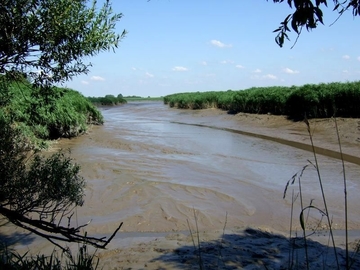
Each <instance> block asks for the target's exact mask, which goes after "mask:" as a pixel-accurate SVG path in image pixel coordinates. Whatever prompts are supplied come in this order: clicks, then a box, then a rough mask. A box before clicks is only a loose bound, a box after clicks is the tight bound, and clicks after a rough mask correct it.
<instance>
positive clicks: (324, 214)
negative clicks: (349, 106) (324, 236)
mask: <svg viewBox="0 0 360 270" xmlns="http://www.w3.org/2000/svg"><path fill="white" fill-rule="evenodd" d="M304 122H305V124H306V127H307V131H308V134H309V138H310V143H311V146H312V152H313V157H314V162H311V161H309V164H308V165H306V166H304V167H303V169H302V170H301V171H300V172H298V173H296V174H295V175H294V176H293V177H292V178H291V179H290V180H289V181H288V182H287V184H286V186H285V190H284V198H285V196H286V192H287V189H288V186H289V185H290V184H294V183H295V182H296V181H298V187H299V193H298V195H299V197H300V208H301V209H300V216H299V219H300V225H301V228H302V231H303V239H304V243H305V247H304V248H305V252H306V265H307V268H308V269H309V260H308V251H307V245H306V239H307V237H308V235H307V233H306V230H307V219H305V211H308V215H309V214H310V210H316V211H317V212H319V213H320V214H321V216H322V217H325V219H326V225H327V228H328V230H329V240H330V242H331V243H330V245H331V246H332V248H333V252H334V258H335V263H336V267H337V269H340V268H341V264H340V261H339V256H338V253H337V248H336V243H335V240H334V234H333V222H332V219H331V214H330V209H329V208H328V204H327V197H326V194H325V191H324V180H323V179H322V176H321V171H320V166H319V162H318V158H317V153H316V150H315V146H314V142H313V137H312V133H311V127H310V124H309V122H308V121H307V119H306V118H305V121H304ZM334 125H335V131H336V136H337V139H338V145H339V152H340V155H341V165H342V178H343V179H342V181H343V187H344V222H345V265H346V266H345V267H346V269H351V267H352V264H353V262H354V258H350V255H349V239H348V196H347V179H346V169H345V163H344V159H343V157H342V148H341V141H340V134H339V128H338V125H337V120H336V118H334ZM309 165H310V166H312V167H314V168H315V170H316V173H317V181H318V183H319V187H320V193H321V197H322V204H323V205H322V207H320V206H314V205H313V201H312V200H311V201H310V203H309V205H307V206H305V205H304V203H303V193H302V184H301V178H302V175H303V173H304V171H305V170H306V169H307V168H308V166H309ZM296 198H297V197H296ZM296 198H295V199H294V193H293V194H292V203H291V221H290V238H291V235H292V223H293V221H292V220H293V211H294V210H293V206H294V203H295V200H296ZM322 209H323V210H322ZM321 222H322V218H321V219H320V220H319V224H318V226H317V227H316V228H315V229H314V231H316V230H317V229H318V227H319V225H320V223H321ZM358 252H359V243H358V244H357V248H356V250H355V251H354V254H355V255H354V256H356V255H357V254H358ZM323 256H325V255H323ZM290 258H291V256H290V253H289V268H290V269H291V268H292V265H293V264H292V262H291V261H290ZM324 267H325V266H324Z"/></svg>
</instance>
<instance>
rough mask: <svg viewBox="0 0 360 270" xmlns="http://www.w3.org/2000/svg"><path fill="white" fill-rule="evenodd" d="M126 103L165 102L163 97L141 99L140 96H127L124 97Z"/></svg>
mask: <svg viewBox="0 0 360 270" xmlns="http://www.w3.org/2000/svg"><path fill="white" fill-rule="evenodd" d="M124 98H125V99H126V101H129V102H130V101H163V100H164V98H163V97H150V96H148V97H139V96H127V97H124Z"/></svg>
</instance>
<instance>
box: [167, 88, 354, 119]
mask: <svg viewBox="0 0 360 270" xmlns="http://www.w3.org/2000/svg"><path fill="white" fill-rule="evenodd" d="M164 103H165V104H169V106H170V107H177V108H179V109H205V108H212V107H215V108H218V109H222V110H227V111H229V112H230V113H239V112H245V113H259V114H267V113H270V114H274V115H287V116H288V118H290V119H294V120H303V119H304V115H305V114H306V115H307V117H308V118H319V117H322V118H323V117H332V116H333V115H334V113H335V112H336V115H337V116H338V117H360V106H358V104H360V81H357V82H347V83H328V84H325V83H322V84H306V85H303V86H291V87H284V86H273V87H253V88H250V89H246V90H239V91H231V90H228V91H213V92H202V93H200V92H196V93H178V94H173V95H168V96H165V97H164Z"/></svg>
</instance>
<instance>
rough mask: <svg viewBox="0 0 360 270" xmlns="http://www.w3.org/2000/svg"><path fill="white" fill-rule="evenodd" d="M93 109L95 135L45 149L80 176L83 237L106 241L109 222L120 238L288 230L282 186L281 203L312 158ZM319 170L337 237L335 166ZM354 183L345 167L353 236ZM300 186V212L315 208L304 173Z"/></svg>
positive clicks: (196, 126) (311, 179)
mask: <svg viewBox="0 0 360 270" xmlns="http://www.w3.org/2000/svg"><path fill="white" fill-rule="evenodd" d="M101 110H102V113H103V115H104V118H105V121H106V122H105V124H104V125H103V126H101V127H93V128H92V129H91V130H90V131H89V133H88V134H87V135H85V136H82V137H79V138H76V139H72V140H63V141H60V142H59V143H58V144H57V145H55V147H56V148H71V155H72V157H73V158H74V160H75V161H76V162H77V163H79V164H80V165H81V167H82V175H83V176H84V177H85V179H86V180H87V188H86V198H85V205H84V206H83V207H81V208H79V209H78V210H77V211H76V222H77V223H78V224H81V223H86V222H88V221H90V220H91V223H90V225H89V226H88V228H87V231H88V232H89V233H91V234H95V235H108V234H109V233H110V232H112V231H113V230H114V229H115V228H116V226H117V224H119V222H124V225H123V227H122V230H121V231H122V232H124V233H125V234H126V233H134V232H135V233H140V232H144V233H145V232H146V233H149V232H150V233H151V232H157V233H162V232H174V231H175V232H176V231H187V230H188V222H189V224H190V226H191V227H192V228H195V225H196V224H195V223H197V224H198V229H199V230H202V231H205V230H213V229H215V230H222V229H223V228H224V227H226V228H243V227H247V226H251V227H260V228H267V229H274V230H279V231H288V230H289V224H290V211H291V200H292V199H291V193H292V190H294V194H295V195H296V194H297V193H298V186H297V183H298V181H296V182H295V184H294V185H292V186H290V187H289V189H288V191H287V197H286V198H285V199H283V194H284V188H285V185H286V182H287V181H288V180H289V179H291V177H292V176H293V175H294V174H295V173H297V172H299V171H301V169H302V168H303V167H304V166H305V165H307V164H309V163H308V160H311V161H312V160H313V155H312V153H310V152H308V151H304V150H301V149H298V148H295V147H291V146H288V145H284V144H280V143H276V142H274V141H270V140H264V139H261V138H256V137H252V136H245V135H242V134H239V133H236V132H231V130H221V129H218V127H219V126H222V127H223V126H224V125H225V126H226V123H224V122H222V123H219V122H216V121H214V122H213V123H211V125H210V127H209V124H207V126H206V127H204V126H200V125H201V124H202V123H201V118H194V117H193V116H192V112H191V111H183V110H176V109H171V108H169V107H168V106H166V105H163V104H162V103H161V102H138V103H136V102H132V103H128V104H126V105H124V106H119V107H111V108H102V109H101ZM224 121H225V120H224ZM226 121H231V120H226ZM220 124H221V125H220ZM232 124H233V123H232ZM211 126H212V127H214V128H211ZM229 126H231V125H229ZM239 128H241V127H239ZM319 164H320V170H321V176H322V178H323V181H324V189H325V192H326V197H327V200H328V207H329V209H330V213H331V217H332V219H333V223H334V226H335V228H338V229H342V228H344V221H343V220H344V218H343V209H344V207H343V205H344V199H343V197H344V195H343V180H342V167H341V163H340V162H339V160H336V159H333V158H329V157H325V156H320V155H319ZM359 175H360V166H358V165H356V164H351V163H346V176H347V179H348V183H347V184H348V190H349V193H348V196H349V219H350V222H349V226H350V228H351V229H359V228H360V200H359V199H358V194H359V191H360V184H359ZM301 183H302V192H303V194H304V195H303V197H304V203H305V204H306V205H307V204H309V203H310V202H311V201H312V204H313V205H316V206H318V207H319V208H321V209H323V204H322V199H321V194H320V190H319V183H318V181H317V173H316V170H315V169H314V168H313V167H312V166H309V167H308V168H307V169H306V170H305V172H304V173H303V176H302V178H301ZM299 213H300V208H299V198H298V199H297V200H296V202H295V206H294V216H295V217H294V221H293V226H294V230H296V229H297V230H298V229H299V228H300V225H299V222H298V215H299ZM317 218H321V215H318V213H317V212H316V211H313V212H312V214H310V217H309V220H308V221H309V226H310V227H309V228H310V229H311V228H314V227H315V226H316V225H317ZM195 221H196V222H195ZM321 226H322V225H321ZM120 235H121V232H120ZM120 237H121V236H120Z"/></svg>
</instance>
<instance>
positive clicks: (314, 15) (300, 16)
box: [273, 0, 360, 47]
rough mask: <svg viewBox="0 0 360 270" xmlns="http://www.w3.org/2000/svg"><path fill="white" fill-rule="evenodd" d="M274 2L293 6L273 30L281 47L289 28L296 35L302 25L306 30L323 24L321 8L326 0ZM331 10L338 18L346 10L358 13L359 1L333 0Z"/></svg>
mask: <svg viewBox="0 0 360 270" xmlns="http://www.w3.org/2000/svg"><path fill="white" fill-rule="evenodd" d="M273 1H274V3H284V2H286V3H287V4H288V5H289V6H290V8H294V9H295V11H294V13H292V14H289V15H288V16H286V18H285V19H284V21H283V22H281V23H280V26H279V28H277V29H276V30H274V32H276V33H277V36H276V38H275V41H276V43H277V44H278V45H279V46H280V47H282V46H283V45H284V41H285V39H288V40H289V37H288V34H287V33H288V32H291V30H290V27H289V24H291V28H292V29H293V30H294V31H295V33H297V34H298V35H300V34H301V30H302V28H303V27H305V28H306V30H308V31H309V30H312V29H314V28H316V27H317V26H318V24H319V23H321V24H324V21H323V11H322V9H323V8H324V6H325V7H327V1H326V0H315V1H313V0H287V1H284V0H273ZM333 2H334V8H333V11H336V12H338V14H339V18H340V17H341V16H342V15H343V14H344V13H345V12H346V11H348V10H352V15H353V16H359V15H360V1H358V0H342V1H339V0H333Z"/></svg>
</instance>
